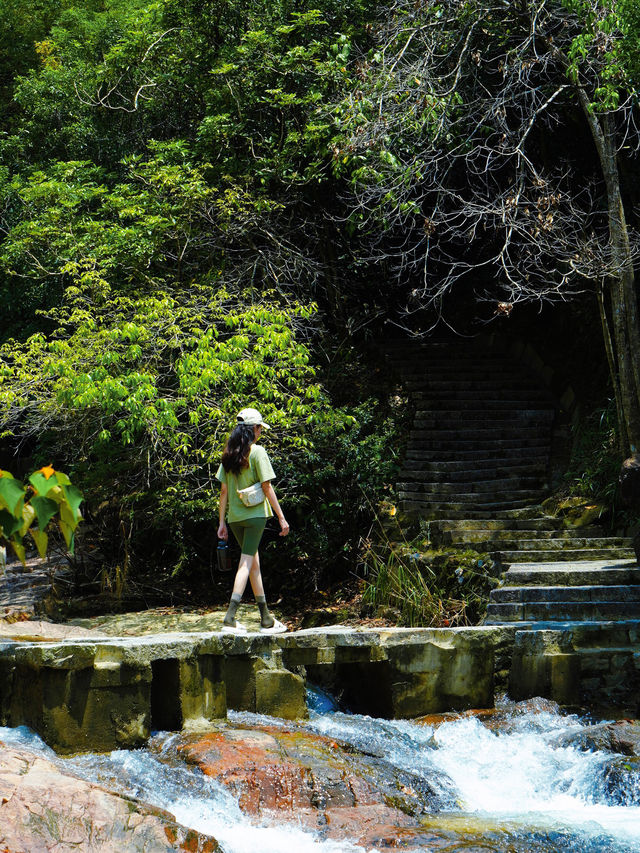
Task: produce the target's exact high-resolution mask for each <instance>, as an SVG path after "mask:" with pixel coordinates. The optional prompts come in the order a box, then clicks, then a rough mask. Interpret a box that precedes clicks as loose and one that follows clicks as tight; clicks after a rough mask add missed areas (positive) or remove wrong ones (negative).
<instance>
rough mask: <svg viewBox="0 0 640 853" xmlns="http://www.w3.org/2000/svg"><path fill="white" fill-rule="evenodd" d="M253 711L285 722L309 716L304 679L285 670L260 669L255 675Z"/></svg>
mask: <svg viewBox="0 0 640 853" xmlns="http://www.w3.org/2000/svg"><path fill="white" fill-rule="evenodd" d="M255 711H256V713H258V714H268V715H269V716H271V717H281V718H283V719H285V720H299V719H306V717H308V716H309V712H308V709H307V703H306V689H305V683H304V679H303V678H302V677H301V676H300V675H296V674H295V673H293V672H289V670H287V669H261V670H258V671H257V672H256V673H255Z"/></svg>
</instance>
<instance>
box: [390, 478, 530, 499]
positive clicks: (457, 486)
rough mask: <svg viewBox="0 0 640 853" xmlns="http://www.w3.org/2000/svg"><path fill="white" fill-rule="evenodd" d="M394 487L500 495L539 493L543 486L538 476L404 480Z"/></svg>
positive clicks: (422, 492) (428, 492) (419, 491)
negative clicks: (489, 478) (426, 480)
mask: <svg viewBox="0 0 640 853" xmlns="http://www.w3.org/2000/svg"><path fill="white" fill-rule="evenodd" d="M396 488H397V489H398V493H399V494H403V493H407V492H412V493H413V494H418V495H432V494H439V495H457V494H458V493H461V492H462V493H464V494H478V493H481V492H491V493H496V492H500V493H502V494H501V495H500V496H501V497H502V495H503V494H504V493H506V492H509V493H513V492H522V491H530V492H532V493H534V494H535V493H536V492H538V493H539V492H540V491H542V489H543V486H542V484H541V478H540V477H502V478H500V479H498V478H496V479H493V480H475V481H473V480H468V481H467V482H461V483H449V482H425V481H424V480H420V481H418V482H416V481H406V482H399V483H397V486H396Z"/></svg>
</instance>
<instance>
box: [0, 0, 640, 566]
mask: <svg viewBox="0 0 640 853" xmlns="http://www.w3.org/2000/svg"><path fill="white" fill-rule="evenodd" d="M639 35H640V13H639V12H638V10H637V4H636V3H634V2H632V0H542V1H541V2H536V3H534V2H531V0H518V2H515V3H511V2H506V0H465V2H457V0H456V2H448V3H442V2H438V0H424V2H421V3H414V2H409V0H391V2H387V3H382V2H373V0H300V2H295V3H293V2H290V0H280V2H274V3H264V2H263V0H233V2H220V0H207V2H204V3H203V2H198V3H196V2H193V0H186V1H185V2H178V1H177V0H153V1H152V0H127V2H124V0H91V2H85V3H82V4H78V3H75V2H72V0H39V2H36V3H33V4H31V5H30V7H29V9H28V12H27V10H26V7H25V5H24V3H21V2H18V0H10V2H8V3H6V4H5V6H4V9H3V17H2V20H1V21H0V102H1V104H2V106H3V112H2V119H1V127H0V130H1V133H0V288H1V289H2V296H3V305H4V306H5V310H4V312H3V316H2V323H1V325H0V343H2V349H1V351H0V432H1V435H2V440H3V441H4V444H5V445H6V447H7V448H9V449H10V450H12V452H19V453H21V454H23V455H30V456H34V457H37V462H38V464H39V463H40V462H42V463H48V462H50V461H51V459H52V458H53V456H54V455H55V457H56V465H58V464H61V465H62V466H63V467H65V469H66V470H69V471H70V473H71V475H72V476H73V478H74V482H75V481H76V478H77V481H78V484H79V486H80V487H81V488H82V489H83V490H84V491H85V493H86V496H87V505H88V517H89V518H90V519H91V518H93V524H94V527H99V526H100V525H101V524H102V525H103V528H104V530H103V534H104V535H103V536H102V543H103V547H107V545H106V543H109V542H112V543H116V544H115V545H114V546H113V547H114V549H115V551H116V552H117V551H118V549H119V548H120V549H121V550H122V549H125V550H126V551H127V554H130V553H134V554H137V555H139V559H140V563H142V562H143V561H144V558H143V556H142V555H145V554H148V553H150V549H151V551H153V553H154V554H155V557H154V559H156V560H157V561H158V562H162V561H164V562H165V564H166V565H167V566H169V567H175V566H176V565H180V566H185V565H188V564H189V561H190V560H192V559H193V555H194V554H195V553H196V552H197V550H198V548H199V541H200V539H201V538H202V536H203V534H202V530H203V526H204V525H206V524H208V521H209V519H210V518H211V515H212V513H213V511H214V509H215V503H216V499H217V497H216V495H217V489H216V484H215V483H214V482H213V475H212V471H213V468H214V467H215V466H216V465H217V459H218V457H219V452H220V448H221V444H222V442H223V439H224V436H225V435H226V432H227V431H228V429H229V427H230V426H231V424H232V419H233V414H234V412H235V410H236V409H238V408H240V407H241V406H242V405H246V404H254V405H257V406H258V407H259V408H260V409H261V411H262V412H263V414H264V415H265V417H266V418H267V420H269V421H270V422H271V421H273V422H274V424H275V426H276V432H277V438H278V441H277V449H276V447H275V445H274V448H273V451H274V456H275V459H276V463H277V464H279V465H280V470H282V472H283V477H284V489H285V493H286V495H287V498H288V499H289V500H290V501H291V502H292V504H293V505H295V506H296V507H297V508H298V510H299V513H300V524H301V525H307V527H306V528H305V529H306V530H308V532H309V536H308V538H305V536H302V537H301V538H300V540H299V542H298V543H297V544H291V545H288V547H290V548H292V549H293V550H292V551H291V555H292V559H293V560H294V562H295V561H298V562H297V563H296V565H302V564H303V563H305V561H306V562H309V560H313V559H316V557H317V559H318V561H319V562H321V563H322V564H323V565H325V566H330V565H332V564H335V563H336V561H337V560H339V559H341V560H342V563H341V565H342V567H343V569H344V567H345V566H346V565H348V560H349V559H350V557H351V555H353V553H354V552H355V550H356V549H357V543H358V539H359V536H360V535H361V534H362V530H361V526H362V524H364V521H363V520H364V519H368V522H369V523H370V521H371V507H370V506H369V505H367V502H366V500H365V499H364V498H363V488H362V487H363V485H364V486H365V487H366V488H364V493H365V495H366V494H367V490H368V489H369V490H370V489H373V491H374V493H375V494H377V495H379V494H382V492H383V490H384V488H385V486H386V484H387V483H388V482H389V480H390V478H391V477H392V472H393V466H394V464H395V460H396V457H397V452H398V445H399V434H400V431H401V429H402V423H403V420H402V415H401V413H400V411H399V409H400V408H401V406H398V407H396V408H395V409H394V408H393V407H394V405H395V404H394V403H393V402H392V401H393V396H392V395H386V394H385V387H384V384H383V383H381V382H380V381H379V377H378V376H376V375H375V374H374V373H373V372H372V370H371V365H368V364H366V363H364V362H365V361H366V360H365V359H363V360H362V363H359V364H356V365H355V366H354V365H353V364H352V361H353V352H354V350H353V348H352V347H353V343H354V333H355V332H356V331H358V330H360V331H362V330H364V329H367V328H369V327H373V326H374V325H375V324H378V325H377V329H378V333H379V329H380V328H382V323H383V322H384V321H385V320H389V321H392V322H393V323H395V324H398V325H400V326H403V325H405V326H406V325H411V324H412V323H413V320H412V315H413V314H414V313H416V312H422V313H423V315H424V316H425V317H426V318H427V319H426V320H425V321H424V322H423V321H421V325H422V327H423V329H424V328H426V329H428V328H433V327H436V326H437V324H438V323H443V322H444V323H449V324H450V323H453V324H454V325H455V321H456V318H457V315H458V314H459V313H460V312H461V310H462V309H461V305H462V304H463V303H464V304H465V306H467V307H466V308H465V310H468V305H469V303H471V304H472V305H473V309H474V310H477V311H478V313H479V314H480V315H482V317H483V319H484V320H485V321H487V322H490V321H492V320H493V319H495V318H497V317H503V318H505V317H509V316H511V315H512V314H513V315H514V316H515V315H516V314H517V312H518V311H519V309H520V306H521V305H522V304H525V303H527V302H533V303H538V304H540V305H543V306H544V305H548V304H552V303H553V302H554V301H558V300H560V301H567V300H569V299H573V298H579V297H580V294H581V293H583V292H584V291H590V292H592V293H595V294H596V296H597V301H598V305H599V310H600V321H601V327H602V333H603V341H604V348H603V349H604V350H605V351H606V354H607V358H608V363H609V369H610V374H611V383H612V388H613V392H614V394H615V399H616V404H617V412H618V420H619V424H620V430H619V433H620V443H621V446H622V447H624V448H625V449H626V448H627V447H628V446H630V445H636V446H638V442H640V361H639V360H638V358H637V357H636V356H637V352H638V351H640V337H639V336H640V331H639V328H640V327H639V322H638V308H637V294H636V282H635V276H634V268H635V264H636V261H637V257H638V246H639V245H640V243H639V242H638V238H637V236H636V232H635V224H636V223H635V218H634V214H633V212H632V210H633V203H634V202H635V201H636V199H637V196H638V187H637V183H636V181H635V178H634V177H633V175H634V170H635V169H636V166H637V156H638V148H639V146H640V133H639V132H638V128H637V124H636V119H637V109H638V105H637V96H636V93H637V90H638V76H639V74H640V53H639V48H638V44H640V41H639V38H638V36H639ZM425 309H428V311H425ZM414 326H415V324H414ZM413 331H415V328H414V329H413ZM361 337H362V338H364V333H363V334H362V336H361ZM370 397H371V398H372V399H369V398H370ZM363 460H366V463H365V464H363ZM363 469H364V470H363ZM345 507H349V508H350V511H349V512H348V513H345V512H344V508H345ZM101 518H103V519H106V520H105V521H104V522H102V521H100V519H101ZM329 523H331V525H333V527H332V529H333V530H334V531H336V532H335V540H334V541H333V542H332V541H331V538H330V537H328V536H327V535H326V532H325V528H326V526H327V524H329ZM189 525H191V527H190V526H189ZM194 525H195V526H194ZM86 527H87V529H88V530H89V529H91V523H88V524H87V525H86ZM187 528H189V530H190V531H191V532H190V533H188V532H187ZM207 535H208V536H211V535H212V534H211V532H209V534H207ZM312 542H315V543H316V545H317V543H318V542H321V543H322V544H321V546H318V548H320V550H321V552H322V553H320V550H318V551H314V547H316V546H315V545H313V544H312ZM205 550H206V549H205ZM114 559H119V557H117V555H116V556H115V557H114ZM317 578H318V574H317V573H316V574H315V575H314V579H315V580H314V582H317Z"/></svg>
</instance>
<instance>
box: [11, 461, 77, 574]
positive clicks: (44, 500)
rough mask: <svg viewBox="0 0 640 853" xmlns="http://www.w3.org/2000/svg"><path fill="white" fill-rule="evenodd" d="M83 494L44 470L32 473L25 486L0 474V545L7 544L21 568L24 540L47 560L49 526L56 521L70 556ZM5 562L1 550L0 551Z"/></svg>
mask: <svg viewBox="0 0 640 853" xmlns="http://www.w3.org/2000/svg"><path fill="white" fill-rule="evenodd" d="M82 500H83V496H82V493H81V492H80V491H79V489H77V488H76V487H75V486H73V485H71V481H70V480H69V478H68V477H67V475H66V474H63V473H62V471H55V470H54V469H53V468H51V466H48V465H47V466H45V467H44V468H41V469H40V470H39V471H34V473H33V474H31V476H30V477H29V482H28V484H27V485H25V484H24V483H21V482H20V481H19V480H17V479H16V478H15V477H14V476H13V475H12V474H10V473H9V472H8V471H0V543H4V542H8V543H9V544H10V545H11V547H12V548H13V550H14V552H15V554H16V556H17V557H18V559H19V560H20V561H21V562H22V563H23V564H24V562H25V557H26V552H25V546H24V541H23V540H24V537H25V536H26V535H27V533H28V534H29V535H30V536H31V538H32V539H33V541H34V543H35V545H36V548H37V549H38V553H39V554H40V556H41V557H44V556H46V553H47V546H48V542H49V533H48V530H50V526H51V523H52V522H53V521H55V523H56V525H57V527H58V529H59V530H60V532H61V533H62V535H63V536H64V540H65V543H66V545H67V548H68V549H69V551H70V552H71V553H73V547H74V538H75V531H76V528H77V526H78V524H79V523H80V521H81V520H82V516H81V515H80V504H81V503H82ZM0 557H1V558H2V561H4V547H3V548H1V549H0Z"/></svg>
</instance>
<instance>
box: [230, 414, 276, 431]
mask: <svg viewBox="0 0 640 853" xmlns="http://www.w3.org/2000/svg"><path fill="white" fill-rule="evenodd" d="M237 421H238V423H239V424H246V425H247V426H263V427H264V428H265V429H271V427H270V426H269V424H266V423H265V422H264V421H263V420H262V415H261V414H260V412H259V411H258V410H257V409H242V411H241V412H238V415H237Z"/></svg>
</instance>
